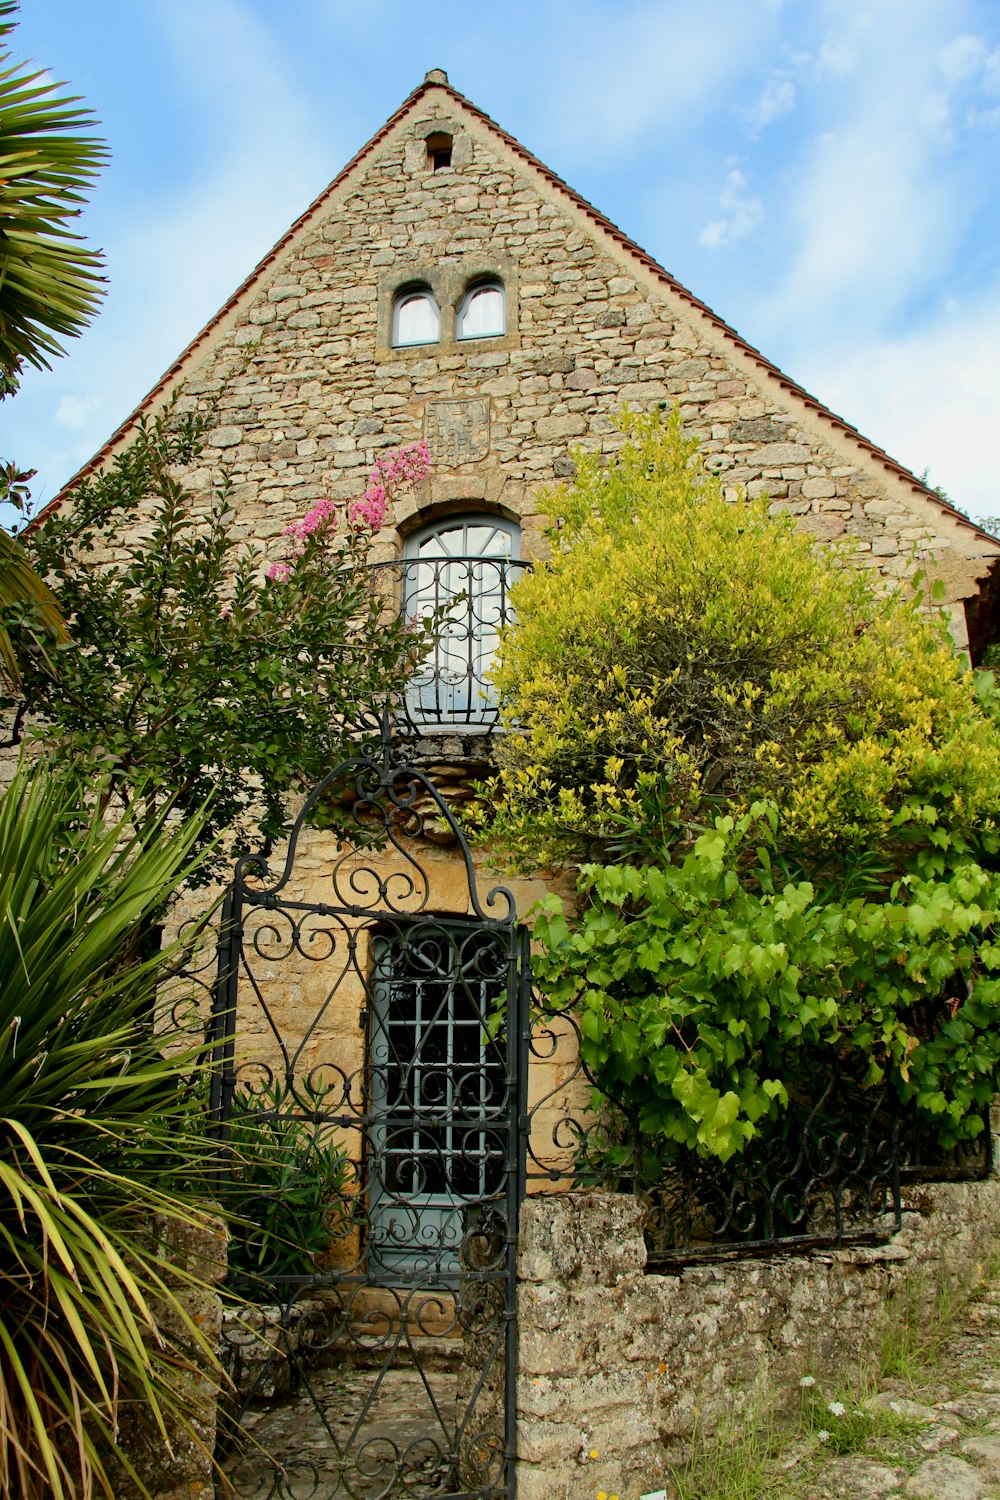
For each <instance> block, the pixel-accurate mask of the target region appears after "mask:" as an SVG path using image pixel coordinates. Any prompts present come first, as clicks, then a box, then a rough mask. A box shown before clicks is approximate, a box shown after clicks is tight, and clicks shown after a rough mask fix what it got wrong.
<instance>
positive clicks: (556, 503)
mask: <svg viewBox="0 0 1000 1500" xmlns="http://www.w3.org/2000/svg"><path fill="white" fill-rule="evenodd" d="M622 425H623V427H624V429H625V432H626V442H625V445H624V447H623V448H622V450H621V452H620V453H619V454H618V455H616V456H615V457H614V458H613V459H612V461H611V462H610V463H607V464H603V463H602V461H601V460H600V459H599V458H597V457H595V456H591V455H585V454H578V455H577V464H578V469H577V478H576V481H575V483H574V484H573V485H572V486H571V487H569V488H567V489H563V490H560V491H557V492H555V493H554V494H552V495H550V496H549V497H548V501H547V504H548V509H549V516H550V520H551V527H550V538H551V542H552V548H553V552H552V557H551V560H550V561H549V562H548V563H546V564H543V565H539V566H536V567H535V569H534V571H533V572H532V573H531V574H529V575H528V576H526V577H525V578H524V580H523V581H522V582H521V583H519V584H518V586H517V589H516V593H515V597H514V603H515V607H516V612H517V625H516V626H515V627H514V628H513V629H512V630H511V631H510V632H509V633H508V634H507V636H506V637H505V639H504V641H503V643H502V648H501V653H500V657H499V661H498V663H497V665H496V668H495V672H494V678H495V682H496V684H497V687H498V689H499V692H500V696H501V701H502V704H503V718H504V725H505V728H506V730H507V732H506V733H505V734H504V735H503V736H502V737H501V739H500V747H499V755H500V764H501V771H500V778H499V782H498V786H497V788H496V790H497V792H498V794H499V796H498V800H499V803H500V808H501V811H500V813H499V816H498V819H497V822H496V824H495V828H494V833H495V836H496V837H497V838H498V840H499V841H500V842H502V843H506V844H507V845H508V846H509V848H510V849H511V850H512V851H513V853H514V855H515V857H516V858H517V859H519V860H520V862H522V863H526V864H531V863H534V864H537V863H539V862H545V861H547V860H549V859H551V858H553V857H554V856H557V855H562V856H566V855H569V856H571V857H573V856H576V857H579V855H580V854H581V853H583V852H587V853H589V854H594V853H597V854H599V855H600V854H606V853H607V852H608V851H609V850H610V851H611V852H612V853H617V854H618V855H621V854H622V853H623V852H624V853H625V854H627V855H628V856H630V857H636V856H637V855H638V856H640V857H645V856H646V855H647V854H648V853H649V851H650V850H655V849H662V848H663V847H664V846H667V847H669V846H671V845H672V844H673V843H674V842H676V841H677V840H678V839H680V840H682V841H687V842H690V837H691V836H692V833H693V832H694V831H697V829H698V828H699V827H701V826H706V825H707V824H710V823H711V821H712V819H713V818H714V817H715V816H716V815H717V814H718V813H719V812H733V813H735V814H740V813H742V812H743V811H745V810H746V808H747V807H748V806H749V805H750V803H751V802H752V801H753V800H754V799H756V798H759V797H767V798H769V799H771V800H773V801H774V802H775V803H776V805H777V807H778V812H779V833H778V844H779V847H780V848H781V849H783V850H786V851H788V852H789V853H790V854H792V855H793V856H794V857H795V859H796V862H798V861H800V860H801V861H804V862H805V863H806V864H808V865H809V867H810V868H812V869H815V868H816V867H817V865H820V866H825V865H828V864H830V863H831V861H832V862H833V863H834V864H835V863H836V861H837V859H838V857H840V856H851V857H853V856H857V855H858V854H860V853H862V852H863V851H871V850H877V851H878V857H879V860H880V861H881V862H882V863H883V866H884V868H885V869H886V870H887V871H888V870H889V869H899V868H901V867H902V866H903V865H905V864H906V863H907V862H908V860H909V858H910V856H911V854H912V852H913V846H914V845H916V846H917V847H920V848H924V849H927V850H929V849H932V848H933V847H935V846H950V845H953V844H954V843H955V841H956V840H957V841H958V842H959V843H960V844H961V845H962V846H963V847H966V846H968V847H970V848H972V849H975V850H977V851H981V850H982V849H983V848H984V842H983V841H984V839H985V847H986V848H988V849H993V848H994V847H995V846H996V840H995V838H994V830H995V829H996V827H997V818H998V812H1000V746H998V741H997V736H996V732H995V726H994V721H993V719H992V718H991V716H990V714H989V713H988V712H986V711H985V710H984V708H983V707H982V706H981V705H980V703H979V701H978V700H977V696H976V684H975V682H974V679H973V675H972V674H971V673H970V672H969V671H968V669H967V667H966V666H965V665H964V664H963V663H962V661H961V660H960V659H959V657H958V656H957V654H956V652H955V650H954V647H953V645H952V642H951V640H950V637H949V636H948V634H947V631H946V629H945V626H944V624H943V622H942V621H941V619H940V618H939V617H938V616H937V614H936V613H935V612H934V611H930V612H928V610H927V609H926V608H924V607H923V602H922V600H921V597H920V593H919V588H918V589H917V590H916V591H914V590H913V589H907V590H904V591H901V592H900V593H897V594H891V595H888V596H885V595H881V594H880V593H879V592H878V591H877V589H876V586H875V583H874V581H873V579H872V576H871V575H870V574H869V572H868V571H867V570H865V569H863V568H862V567H860V566H858V565H857V561H856V560H855V559H853V558H852V556H851V554H850V553H849V552H848V551H846V550H845V551H844V552H842V553H841V554H840V555H839V556H838V555H835V554H832V553H831V552H830V550H829V549H823V548H819V547H817V546H816V544H815V543H813V542H812V541H811V540H810V539H809V538H808V537H806V536H803V535H801V534H799V533H798V532H796V530H795V528H794V525H793V523H792V522H791V521H790V520H788V519H787V518H783V517H781V518H775V517H773V516H771V515H769V514H768V508H767V503H766V501H763V500H761V501H752V500H740V501H737V502H735V503H734V502H731V501H727V500H726V499H725V498H724V496H723V492H722V487H721V484H720V483H719V481H718V479H716V478H715V477H714V476H713V475H711V474H710V473H709V472H708V471H707V470H706V468H705V466H704V464H703V463H702V461H701V460H700V458H699V456H698V452H697V445H696V444H695V443H694V442H692V441H691V440H690V439H687V438H685V436H684V435H683V432H682V430H681V425H680V420H679V417H678V416H677V415H676V414H674V415H671V416H670V417H664V416H662V415H660V414H658V413H657V414H653V415H651V416H635V415H632V414H629V413H625V414H624V416H623V418H622ZM917 581H918V584H919V578H918V580H917Z"/></svg>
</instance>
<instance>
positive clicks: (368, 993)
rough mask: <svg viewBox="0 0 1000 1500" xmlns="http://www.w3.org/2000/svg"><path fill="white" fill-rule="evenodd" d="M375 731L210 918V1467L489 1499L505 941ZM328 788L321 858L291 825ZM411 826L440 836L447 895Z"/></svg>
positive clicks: (505, 1455) (500, 1256)
mask: <svg viewBox="0 0 1000 1500" xmlns="http://www.w3.org/2000/svg"><path fill="white" fill-rule="evenodd" d="M379 729H380V735H379V742H378V745H377V749H376V750H375V752H374V753H372V751H371V749H370V748H367V747H366V748H362V749H360V750H359V753H358V754H357V755H356V756H354V757H352V758H351V759H350V760H348V761H346V762H345V763H344V764H343V765H341V766H339V767H337V768H336V769H335V770H334V771H332V772H331V773H330V775H329V776H327V777H326V778H324V780H323V781H322V782H321V783H320V784H319V785H318V786H317V787H316V788H315V789H314V791H313V792H312V793H311V795H310V796H309V797H308V798H307V799H306V801H305V804H304V806H303V808H302V810H301V812H300V813H299V815H298V817H297V818H296V820H295V824H294V826H293V828H292V831H291V835H290V838H289V843H288V848H287V852H286V854H285V857H284V859H283V860H282V862H281V865H280V868H279V869H278V870H277V871H276V872H272V870H271V869H270V867H269V864H268V862H267V861H266V860H265V859H264V858H263V857H262V856H259V855H252V856H247V857H245V858H244V859H242V860H241V861H240V863H239V865H238V866H237V870H236V875H235V879H234V882H233V885H232V888H231V891H230V893H229V898H228V901H227V905H226V908H225V911H224V913H223V929H224V930H223V938H222V943H221V947H220V965H219V973H218V980H217V985H216V993H215V1009H214V1030H213V1035H212V1038H211V1041H210V1045H211V1046H212V1047H213V1049H214V1051H215V1055H216V1057H217V1059H218V1065H217V1071H216V1079H215V1086H214V1091H213V1103H214V1106H215V1110H216V1116H217V1120H218V1134H219V1145H220V1173H219V1186H220V1191H221V1193H222V1195H223V1196H224V1197H226V1198H228V1200H229V1203H230V1206H231V1207H232V1208H234V1209H235V1210H236V1211H237V1213H238V1217H239V1220H240V1225H241V1227H240V1228H239V1230H238V1232H237V1234H236V1236H235V1238H234V1242H233V1244H232V1246H231V1252H232V1253H231V1263H232V1268H233V1269H232V1287H233V1291H234V1293H235V1294H238V1295H240V1296H243V1297H245V1298H248V1299H249V1301H250V1302H251V1304H252V1306H254V1307H256V1308H257V1309H258V1312H257V1313H255V1314H254V1318H255V1319H256V1321H255V1322H254V1327H253V1328H252V1329H250V1331H249V1332H248V1329H247V1327H246V1326H244V1325H245V1323H246V1319H244V1320H243V1323H242V1324H241V1321H240V1319H239V1317H238V1316H237V1317H236V1318H235V1319H234V1321H233V1324H232V1329H231V1336H230V1343H231V1345H232V1354H231V1359H230V1363H231V1364H232V1365H233V1367H234V1369H235V1368H236V1366H237V1365H238V1366H239V1368H240V1370H241V1371H242V1372H243V1374H244V1377H245V1378H244V1379H243V1380H242V1387H241V1395H240V1399H239V1403H238V1408H237V1410H236V1412H235V1413H234V1421H233V1422H232V1423H231V1424H230V1442H231V1454H230V1457H229V1458H228V1460H227V1470H228V1474H229V1482H230V1484H231V1485H232V1486H233V1488H234V1490H235V1492H236V1493H237V1494H238V1495H243V1496H246V1497H250V1496H257V1495H261V1496H263V1495H265V1494H274V1495H278V1494H282V1495H295V1496H298V1495H300V1494H302V1495H305V1494H309V1495H315V1497H316V1500H333V1497H338V1500H339V1497H341V1496H345V1497H346V1496H351V1497H357V1500H362V1497H363V1500H375V1497H376V1496H387V1497H388V1496H390V1495H395V1494H398V1493H406V1494H408V1495H410V1494H412V1495H415V1496H431V1495H433V1496H441V1497H444V1496H458V1495H462V1496H465V1495H469V1494H475V1495H477V1496H483V1497H486V1496H495V1497H496V1500H502V1497H506V1496H507V1495H508V1494H509V1486H510V1476H511V1472H512V1468H511V1466H512V1462H513V1457H512V1454H513V1445H512V1428H511V1422H512V1414H510V1413H509V1400H508V1397H509V1391H510V1386H511V1382H512V1380H513V1371H514V1360H513V1338H514V1318H513V1307H514V1267H513V1249H514V1241H515V1225H516V1218H517V1189H518V1174H517V1122H518V1108H517V1098H518V1095H517V1089H518V1077H517V1035H518V1023H517V1008H518V1003H519V996H520V987H521V986H520V973H519V965H520V963H521V960H522V955H523V944H522V941H521V938H520V935H519V932H518V929H517V927H516V912H515V906H514V900H513V897H512V895H511V894H510V892H509V891H507V890H506V889H505V888H504V887H502V886H494V887H493V888H492V889H489V890H487V891H486V892H485V894H484V893H481V892H480V890H479V888H478V886H477V882H476V876H475V870H474V867H473V863H472V858H471V855H470V853H469V849H468V846H467V844H466V841H465V839H464V836H463V834H462V830H461V828H460V826H459V825H458V823H457V821H456V819H455V818H454V815H453V814H452V813H451V811H450V809H449V808H448V806H447V804H446V803H445V801H444V799H443V798H441V796H440V795H439V794H438V792H437V790H436V789H435V787H434V785H433V783H432V782H431V780H430V778H429V777H428V776H427V775H426V774H425V773H424V772H423V771H422V770H420V769H419V768H418V767H415V766H413V765H409V764H400V763H398V761H397V759H396V754H397V746H398V741H397V740H396V739H395V738H394V737H393V734H392V732H391V731H392V726H391V715H389V714H385V715H383V716H382V720H381V724H380V725H379ZM332 796H335V797H336V798H337V800H338V808H339V816H338V820H337V822H338V834H337V848H336V852H335V853H334V854H333V855H332V856H331V857H329V858H327V859H326V860H325V861H324V862H323V864H322V866H320V864H319V863H318V862H317V860H316V857H315V847H316V846H315V844H314V843H312V842H311V841H307V839H306V835H305V828H306V825H307V823H308V822H309V820H310V818H311V817H312V816H313V815H314V814H315V813H316V811H317V809H319V808H321V807H322V805H323V800H324V798H327V797H332ZM428 819H432V820H434V822H435V825H440V824H442V823H443V824H445V825H446V826H447V828H448V830H449V833H450V836H451V841H452V844H453V849H452V852H451V853H450V855H449V860H448V867H447V870H448V876H447V879H448V890H449V892H450V895H449V897H448V904H449V906H450V910H442V909H441V897H440V893H439V891H438V887H437V885H436V880H437V879H438V878H439V876H440V870H441V861H440V857H438V863H437V865H436V866H435V865H434V856H433V855H431V856H430V858H429V857H428V853H427V849H426V846H425V845H424V843H423V841H422V839H421V834H422V830H423V828H424V825H425V822H426V821H427V820H428ZM432 866H433V867H432ZM456 870H457V871H458V872H460V874H461V876H462V878H463V880H464V887H463V889H462V890H461V892H460V893H459V892H458V891H456ZM306 1302H308V1306H309V1309H310V1311H309V1314H308V1317H305V1318H304V1317H303V1315H302V1308H303V1307H304V1306H305V1303H306ZM251 1321H253V1319H252V1320H251ZM304 1330H305V1331H304ZM279 1388H281V1389H283V1390H284V1391H285V1392H286V1395H285V1397H284V1398H283V1404H282V1406H281V1407H280V1409H279V1408H278V1407H274V1406H273V1404H272V1398H271V1397H269V1395H268V1393H269V1392H271V1391H273V1390H277V1389H279Z"/></svg>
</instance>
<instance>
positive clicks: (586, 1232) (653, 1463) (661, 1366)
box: [517, 1179, 1000, 1500]
mask: <svg viewBox="0 0 1000 1500" xmlns="http://www.w3.org/2000/svg"><path fill="white" fill-rule="evenodd" d="M643 1212H644V1211H643V1207H642V1204H641V1203H640V1202H639V1201H638V1200H637V1199H635V1198H633V1197H629V1196H624V1195H614V1194H601V1193H572V1194H568V1195H566V1194H564V1195H562V1196H560V1197H554V1198H534V1199H529V1200H528V1201H527V1202H526V1203H525V1205H524V1208H523V1210H522V1217H521V1236H520V1256H519V1267H518V1270H519V1282H520V1284H519V1293H518V1319H519V1363H518V1386H517V1389H518V1396H517V1401H518V1459H519V1462H518V1485H517V1497H518V1500H582V1497H588V1500H589V1497H592V1496H594V1495H596V1494H597V1493H598V1492H599V1491H601V1490H604V1491H605V1492H607V1493H608V1494H615V1495H617V1496H619V1497H620V1500H640V1497H641V1496H643V1495H645V1494H647V1493H651V1492H655V1491H657V1490H659V1489H661V1488H663V1486H664V1483H665V1477H666V1473H667V1469H668V1465H669V1464H670V1463H672V1462H673V1463H677V1462H679V1461H681V1460H683V1458H684V1456H685V1453H686V1450H687V1446H688V1444H689V1442H690V1439H691V1436H692V1433H693V1431H694V1429H695V1425H696V1424H697V1426H698V1429H699V1431H701V1432H703V1433H711V1432H712V1431H713V1430H714V1429H716V1428H717V1426H718V1425H719V1423H720V1422H722V1421H723V1420H726V1421H732V1420H733V1419H736V1420H738V1419H739V1417H740V1414H741V1413H742V1412H746V1411H749V1410H751V1409H753V1408H754V1407H756V1406H758V1405H760V1404H761V1403H767V1404H771V1405H773V1406H774V1407H775V1408H776V1409H777V1411H778V1413H779V1414H785V1415H788V1416H791V1415H793V1414H794V1413H795V1411H796V1410H797V1408H798V1404H799V1401H800V1399H801V1392H800V1388H799V1384H798V1382H799V1380H800V1378H801V1377H802V1376H803V1375H814V1376H815V1377H816V1379H817V1380H818V1381H820V1382H826V1383H828V1384H829V1385H831V1386H834V1387H839V1386H842V1385H844V1384H846V1383H848V1382H849V1381H850V1380H851V1378H852V1376H854V1377H856V1376H857V1374H858V1373H859V1371H860V1370H862V1369H863V1368H864V1367H865V1366H866V1365H867V1366H869V1367H870V1366H871V1365H872V1364H873V1363H874V1362H875V1361H877V1359H878V1356H879V1352H880V1349H881V1345H882V1339H883V1337H884V1334H885V1331H886V1329H887V1327H888V1325H889V1321H890V1320H891V1319H892V1318H893V1317H894V1316H898V1315H899V1313H898V1309H894V1307H893V1299H897V1298H900V1297H901V1295H902V1294H903V1293H904V1292H905V1290H906V1289H907V1287H908V1286H909V1288H910V1290H911V1294H912V1297H913V1300H914V1302H915V1309H916V1311H915V1315H916V1316H918V1317H919V1315H920V1311H921V1310H922V1311H923V1312H925V1313H926V1314H927V1315H928V1316H929V1315H930V1313H931V1311H932V1309H933V1304H934V1299H935V1294H936V1292H937V1289H938V1287H939V1286H940V1285H942V1284H946V1285H948V1286H951V1287H956V1286H959V1285H974V1284H975V1283H976V1282H977V1281H978V1280H979V1279H980V1278H981V1276H982V1274H983V1269H984V1266H985V1264H986V1263H987V1262H988V1260H989V1259H990V1258H991V1256H992V1254H993V1253H994V1252H995V1248H996V1244H997V1240H998V1238H1000V1181H998V1180H996V1179H991V1180H989V1181H986V1182H981V1183H947V1184H938V1185H935V1186H932V1187H921V1188H919V1189H916V1190H913V1192H912V1193H911V1195H910V1202H909V1204H908V1206H907V1208H906V1211H905V1213H904V1217H903V1227H902V1230H901V1232H900V1233H899V1234H897V1235H896V1236H894V1237H893V1239H892V1240H891V1241H890V1242H889V1243H888V1244H886V1245H884V1246H879V1247H865V1248H859V1249H854V1250H831V1251H823V1252H814V1253H811V1254H799V1255H780V1256H774V1257H771V1258H767V1259H757V1260H751V1259H747V1260H733V1261H729V1262H718V1263H714V1264H710V1265H700V1266H690V1267H688V1268H686V1269H684V1270H683V1271H681V1272H680V1274H678V1275H651V1274H646V1272H645V1261H646V1252H645V1245H644V1242H643V1234H642V1224H643Z"/></svg>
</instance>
